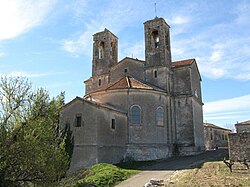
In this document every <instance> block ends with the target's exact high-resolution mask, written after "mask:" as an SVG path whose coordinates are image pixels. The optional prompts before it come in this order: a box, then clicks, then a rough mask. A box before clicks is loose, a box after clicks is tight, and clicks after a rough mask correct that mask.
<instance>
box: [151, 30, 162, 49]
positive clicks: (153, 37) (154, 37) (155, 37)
mask: <svg viewBox="0 0 250 187" xmlns="http://www.w3.org/2000/svg"><path fill="white" fill-rule="evenodd" d="M151 40H152V43H153V45H154V48H159V42H160V38H159V33H158V31H153V32H152V34H151Z"/></svg>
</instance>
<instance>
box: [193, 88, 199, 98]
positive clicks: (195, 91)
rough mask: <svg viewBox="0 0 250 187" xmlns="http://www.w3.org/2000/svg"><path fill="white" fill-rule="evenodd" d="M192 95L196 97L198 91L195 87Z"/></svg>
mask: <svg viewBox="0 0 250 187" xmlns="http://www.w3.org/2000/svg"><path fill="white" fill-rule="evenodd" d="M194 95H195V97H198V91H197V89H195V90H194Z"/></svg>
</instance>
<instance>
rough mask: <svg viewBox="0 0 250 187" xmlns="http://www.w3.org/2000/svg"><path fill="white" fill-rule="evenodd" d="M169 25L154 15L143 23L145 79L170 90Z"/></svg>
mask: <svg viewBox="0 0 250 187" xmlns="http://www.w3.org/2000/svg"><path fill="white" fill-rule="evenodd" d="M169 28H170V26H169V25H168V24H167V23H166V22H165V20H164V19H163V18H158V17H155V18H154V19H152V20H149V21H146V22H145V23H144V33H145V81H146V82H148V83H151V84H153V85H155V86H159V87H161V88H163V89H165V90H166V91H167V92H170V84H169V82H170V79H171V75H170V74H171V49H170V34H169Z"/></svg>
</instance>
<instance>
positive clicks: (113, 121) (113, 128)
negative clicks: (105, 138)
mask: <svg viewBox="0 0 250 187" xmlns="http://www.w3.org/2000/svg"><path fill="white" fill-rule="evenodd" d="M111 129H112V130H115V119H112V120H111Z"/></svg>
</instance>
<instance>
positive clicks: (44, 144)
mask: <svg viewBox="0 0 250 187" xmlns="http://www.w3.org/2000/svg"><path fill="white" fill-rule="evenodd" d="M63 105H64V93H61V94H60V95H58V96H57V97H55V98H52V99H51V98H50V96H49V94H48V92H47V91H46V90H44V89H38V90H36V91H33V90H32V86H31V84H30V83H29V82H28V80H27V79H26V78H22V77H17V78H15V77H1V78H0V186H3V187H4V186H33V185H36V186H49V185H51V184H52V183H53V182H55V181H58V180H59V179H60V178H61V177H62V176H64V175H65V172H66V170H67V167H68V159H69V157H68V154H67V153H66V147H65V140H66V136H65V135H66V134H67V133H65V132H61V131H60V130H59V113H60V110H61V108H62V106H63Z"/></svg>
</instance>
